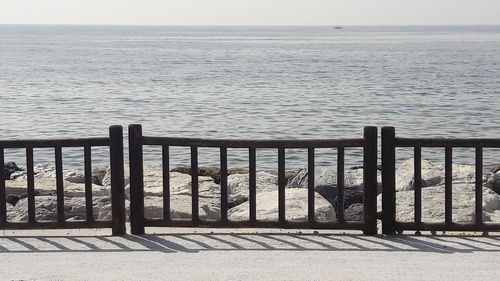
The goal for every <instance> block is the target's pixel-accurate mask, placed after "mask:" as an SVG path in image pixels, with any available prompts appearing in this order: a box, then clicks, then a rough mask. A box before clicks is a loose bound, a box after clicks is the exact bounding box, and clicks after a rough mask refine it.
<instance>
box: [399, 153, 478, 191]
mask: <svg viewBox="0 0 500 281" xmlns="http://www.w3.org/2000/svg"><path fill="white" fill-rule="evenodd" d="M413 164H414V160H413V159H408V160H406V161H404V162H403V163H402V164H401V166H399V168H398V169H397V170H396V190H413V189H415V186H414V179H415V177H414V166H413ZM421 167H422V187H428V186H435V185H440V184H444V170H445V167H444V165H443V164H438V163H433V162H430V161H427V160H423V159H422V164H421ZM452 170H453V176H452V182H453V183H473V182H474V181H475V172H476V171H475V167H474V166H470V165H457V164H453V165H452Z"/></svg>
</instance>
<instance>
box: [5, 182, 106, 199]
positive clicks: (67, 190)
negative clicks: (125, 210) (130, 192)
mask: <svg viewBox="0 0 500 281" xmlns="http://www.w3.org/2000/svg"><path fill="white" fill-rule="evenodd" d="M5 186H6V194H9V195H12V196H18V197H21V196H26V193H27V186H28V183H27V181H26V180H20V179H17V180H14V181H12V180H10V181H6V182H5ZM63 187H64V196H66V197H85V184H84V183H72V182H68V181H64V182H63ZM56 193H57V191H56V180H55V179H50V178H37V179H35V194H36V195H56ZM92 194H93V196H110V195H111V188H110V187H109V186H101V185H96V184H93V185H92Z"/></svg>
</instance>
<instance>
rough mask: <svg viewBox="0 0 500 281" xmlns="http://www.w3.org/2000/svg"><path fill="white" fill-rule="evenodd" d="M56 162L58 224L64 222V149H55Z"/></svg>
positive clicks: (58, 147)
mask: <svg viewBox="0 0 500 281" xmlns="http://www.w3.org/2000/svg"><path fill="white" fill-rule="evenodd" d="M54 152H55V160H56V194H57V222H59V223H63V222H64V177H63V164H62V148H61V147H60V146H56V147H55V148H54Z"/></svg>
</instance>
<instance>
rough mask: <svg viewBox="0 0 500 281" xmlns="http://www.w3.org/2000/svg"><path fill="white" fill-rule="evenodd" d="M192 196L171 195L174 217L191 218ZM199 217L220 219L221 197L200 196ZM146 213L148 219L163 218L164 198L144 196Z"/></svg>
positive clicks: (202, 218)
mask: <svg viewBox="0 0 500 281" xmlns="http://www.w3.org/2000/svg"><path fill="white" fill-rule="evenodd" d="M191 203H192V198H191V196H188V195H172V196H171V197H170V216H171V218H172V219H184V220H189V219H191V214H192V213H191V212H192V209H191V206H192V204H191ZM199 208H200V209H199V213H198V214H199V217H200V219H201V220H220V199H216V198H203V197H200V198H199ZM144 215H145V217H146V218H148V219H162V218H163V198H162V197H156V196H146V197H144Z"/></svg>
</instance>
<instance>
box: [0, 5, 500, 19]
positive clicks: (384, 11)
mask: <svg viewBox="0 0 500 281" xmlns="http://www.w3.org/2000/svg"><path fill="white" fill-rule="evenodd" d="M0 24H123V25H475V24H485V25H495V24H500V0H0Z"/></svg>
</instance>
